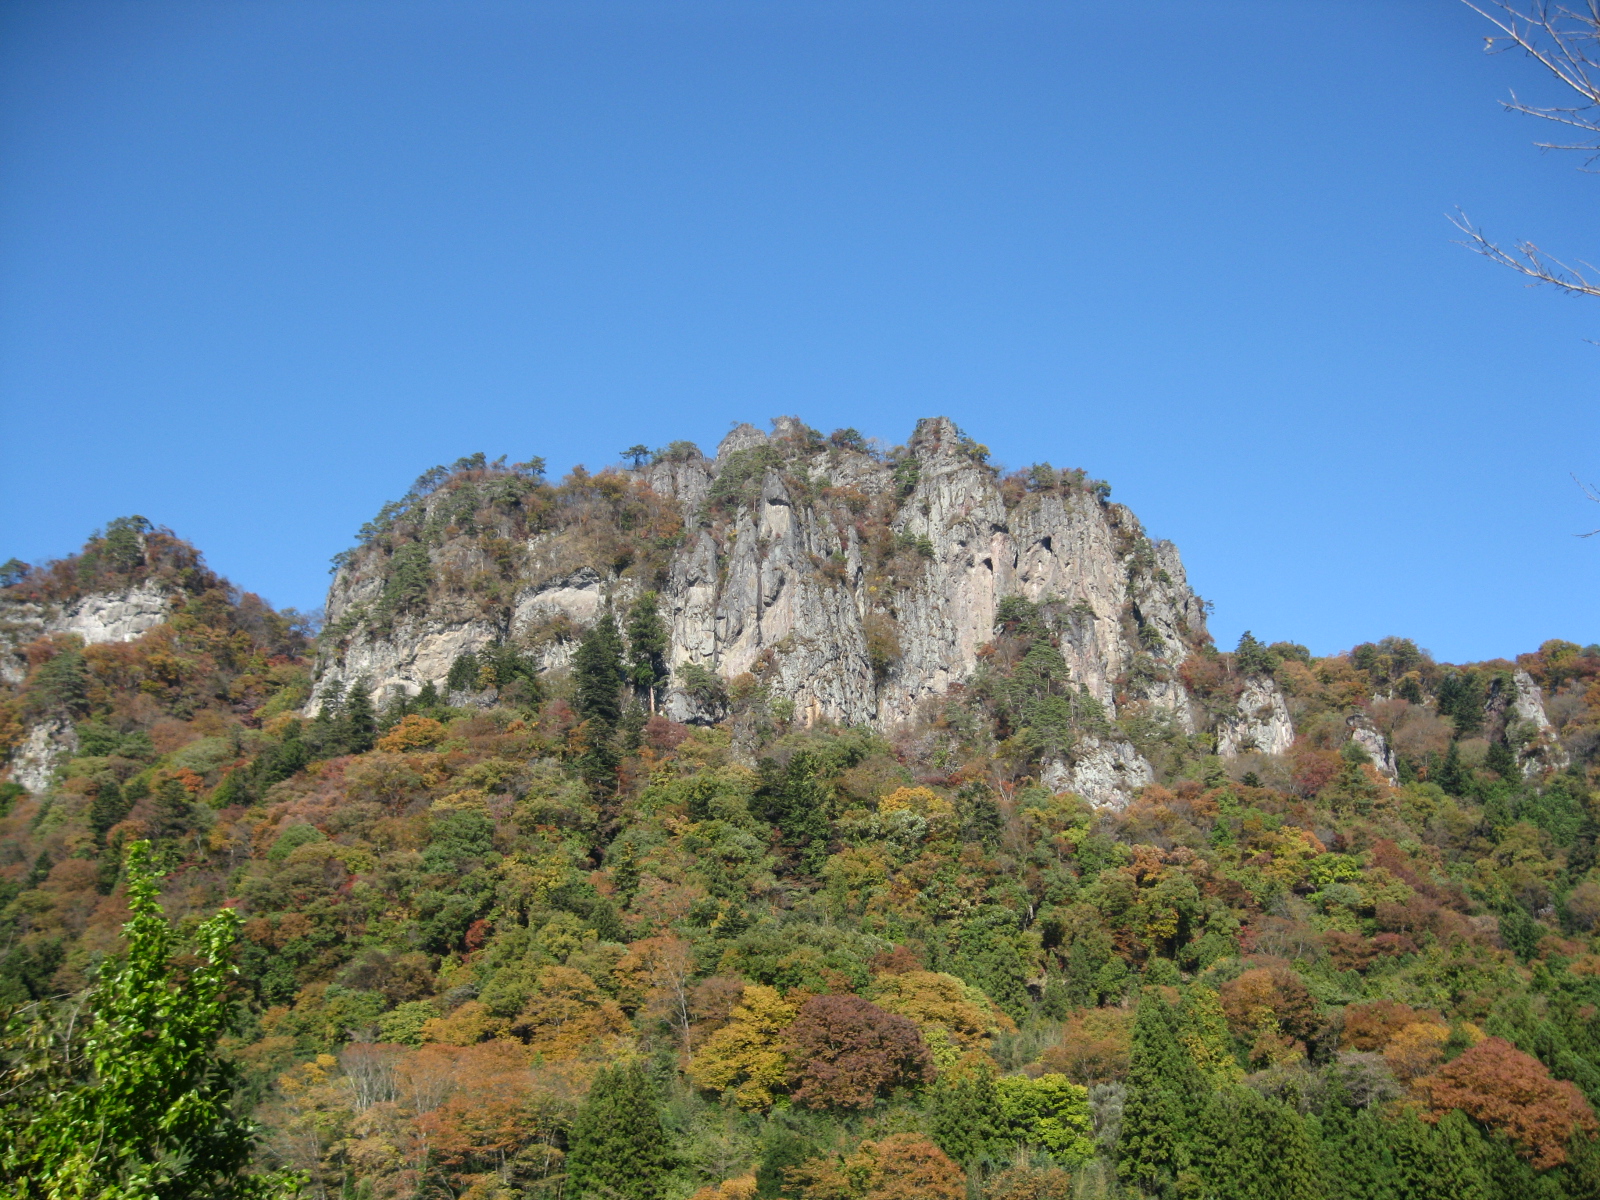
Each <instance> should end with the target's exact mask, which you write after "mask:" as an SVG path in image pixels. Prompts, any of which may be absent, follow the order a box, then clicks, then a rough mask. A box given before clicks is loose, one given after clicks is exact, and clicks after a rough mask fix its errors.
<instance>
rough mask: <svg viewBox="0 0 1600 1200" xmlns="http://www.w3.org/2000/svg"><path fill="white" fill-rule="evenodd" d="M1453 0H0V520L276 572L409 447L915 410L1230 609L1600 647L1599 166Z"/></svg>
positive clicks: (1408, 631) (643, 436) (442, 456)
mask: <svg viewBox="0 0 1600 1200" xmlns="http://www.w3.org/2000/svg"><path fill="white" fill-rule="evenodd" d="M1483 32H1484V30H1483V28H1482V21H1481V19H1480V18H1478V17H1476V16H1474V15H1473V14H1472V13H1471V12H1469V11H1468V10H1467V9H1466V8H1464V7H1463V6H1461V5H1460V4H1458V3H1455V2H1454V0H1295V2H1294V3H1291V4H1284V3H1281V2H1265V0H1262V2H1254V0H1252V2H1242V0H1241V2H1234V0H1208V3H1206V4H1192V3H1179V2H1177V0H1153V2H1151V3H1146V4H1141V5H1114V4H1113V5H1104V4H1088V3H1080V2H1077V0H1073V2H1068V3H1062V2H1060V0H1058V2H1056V3H1049V4H1031V3H1008V2H1005V0H984V2H982V3H962V4H944V3H937V2H930V0H918V2H916V3H904V4H894V3H874V2H870V0H868V2H861V0H853V2H851V3H840V4H828V3H805V2H795V3H783V4H779V3H708V2H699V0H673V2H671V3H667V2H662V3H637V4H635V3H613V2H608V0H586V2H584V3H573V4H564V3H531V2H520V3H487V2H479V0H449V2H448V3H445V2H438V3H408V2H405V0H383V2H381V3H342V2H339V0H322V2H319V3H317V4H299V3H277V2H266V0H258V2H253V3H234V2H229V0H206V2H205V3H169V2H166V0H141V2H140V3H137V4H133V3H125V2H120V0H119V2H117V3H71V2H63V3H37V2H35V3H28V2H21V3H19V2H16V0H12V2H10V3H5V4H3V5H0V405H3V420H4V425H3V429H4V437H3V438H0V454H3V458H0V559H3V558H5V557H7V556H10V555H13V554H14V555H17V556H18V557H21V558H23V559H26V560H30V561H40V560H43V559H45V558H49V557H52V556H56V555H60V554H63V553H66V552H68V551H70V550H72V549H73V548H75V547H76V546H77V545H78V544H79V543H80V542H81V541H82V539H83V536H84V535H85V534H86V533H88V532H89V530H91V529H92V528H94V527H96V526H98V525H100V524H102V523H104V522H105V521H106V520H107V519H109V518H111V517H114V516H118V515H121V514H125V513H131V512H138V513H142V514H143V515H145V516H147V517H149V518H151V519H152V520H154V521H156V522H158V523H161V524H165V525H169V526H171V527H172V528H173V529H175V530H176V531H178V532H179V533H180V534H182V535H184V536H186V537H188V538H190V539H191V540H193V541H194V542H195V543H196V544H198V545H199V546H200V547H201V548H202V549H203V550H204V551H205V553H206V555H207V557H208V559H209V561H210V562H211V563H212V565H213V566H214V567H216V568H217V569H218V570H220V571H222V572H224V573H225V574H227V575H228V576H229V577H231V578H232V579H233V580H234V581H235V582H236V583H238V584H239V585H241V586H243V587H245V588H248V589H251V590H254V591H258V592H260V593H261V594H262V595H264V596H266V597H267V598H268V599H270V600H271V601H273V602H274V603H277V604H280V605H289V604H292V605H296V606H298V607H301V608H310V607H314V606H316V605H317V604H319V603H320V602H321V598H322V593H323V591H324V589H325V588H326V585H327V573H326V572H327V566H326V564H327V560H328V557H329V556H330V555H331V554H333V553H334V552H336V551H338V550H339V549H341V548H343V547H344V546H346V545H348V544H349V543H350V541H351V540H352V534H353V532H354V530H355V529H356V528H357V527H358V526H359V525H360V524H361V523H362V521H364V520H366V519H367V518H368V517H369V516H370V515H371V514H372V513H373V512H374V511H375V510H376V509H377V508H378V507H379V505H380V504H381V503H382V502H383V501H384V500H385V499H389V498H392V497H394V496H397V495H398V494H400V493H401V492H403V491H404V490H405V489H406V487H407V485H408V484H409V483H410V481H411V479H412V478H414V477H415V476H416V475H417V474H418V473H419V472H421V471H422V470H423V469H425V468H426V467H428V466H430V465H432V464H434V463H436V462H440V461H449V460H451V459H453V458H455V457H457V456H459V455H461V454H465V453H469V452H472V451H475V450H480V449H481V450H484V451H486V452H487V453H489V454H490V456H491V457H493V456H495V455H498V454H501V453H507V454H510V455H511V456H512V457H513V459H519V458H523V457H526V456H528V455H532V454H541V455H543V456H545V457H546V458H547V459H548V460H549V461H550V463H551V465H552V466H553V467H556V468H560V469H563V470H564V469H565V468H566V467H568V466H569V465H571V464H572V463H575V462H583V463H585V464H587V465H588V466H590V467H591V468H596V467H599V466H601V465H603V464H605V463H606V462H609V461H613V460H614V459H615V458H616V455H617V452H618V451H619V450H620V449H621V448H622V447H624V446H627V445H630V444H632V443H635V442H645V443H648V444H651V445H661V444H664V443H665V442H667V441H669V440H672V439H676V438H689V439H692V440H695V441H698V442H699V443H700V444H701V445H702V446H703V447H706V448H708V449H709V448H710V447H712V446H714V445H715V443H716V442H717V440H718V439H719V438H720V437H721V435H722V434H723V433H724V432H725V431H726V429H727V428H728V426H729V424H730V422H733V421H738V420H751V421H755V422H763V421H765V420H766V419H767V418H769V417H772V416H775V415H778V414H783V413H795V414H798V415H799V416H801V417H803V418H805V419H806V420H807V421H809V422H810V423H811V424H813V425H816V426H818V427H820V428H822V429H823V430H824V431H826V430H829V429H832V428H834V427H836V426H841V425H853V426H857V427H859V428H860V429H861V430H862V431H863V432H866V433H868V434H871V435H875V436H878V437H881V438H884V439H885V440H887V441H890V442H894V441H900V440H903V439H904V438H905V436H906V435H907V434H908V433H909V432H910V429H911V426H912V424H913V423H914V422H915V420H916V418H918V417H919V416H926V415H932V414H937V413H943V414H948V415H949V416H951V417H953V418H954V419H955V420H957V421H958V422H959V423H960V424H962V425H963V426H964V427H965V428H967V429H968V431H969V432H971V433H972V434H973V435H974V436H976V437H977V438H978V439H979V440H980V441H983V442H985V443H987V444H988V445H989V446H990V447H991V448H992V449H993V451H994V454H995V456H996V458H998V459H1000V460H1001V461H1003V462H1004V463H1006V464H1008V465H1011V466H1022V465H1026V464H1027V463H1030V462H1033V461H1036V460H1048V461H1050V462H1052V463H1054V464H1056V465H1057V466H1081V467H1083V468H1085V469H1086V470H1088V471H1089V472H1090V473H1091V474H1092V475H1095V476H1100V477H1104V478H1106V479H1109V480H1110V481H1111V482H1112V484H1113V486H1114V489H1115V498H1117V499H1120V500H1122V501H1124V502H1126V503H1128V504H1129V505H1130V506H1132V508H1133V509H1134V511H1135V512H1137V513H1138V514H1139V516H1140V517H1141V519H1142V520H1143V521H1144V522H1145V524H1146V526H1147V527H1148V529H1149V530H1150V532H1151V533H1152V534H1153V535H1154V536H1157V537H1167V538H1171V539H1172V540H1174V541H1175V542H1177V544H1178V545H1179V547H1180V548H1181V549H1182V551H1183V555H1184V559H1185V562H1186V564H1187V565H1188V568H1189V572H1190V578H1191V581H1192V582H1193V583H1194V585H1195V586H1196V588H1197V589H1198V590H1199V591H1200V592H1201V594H1202V595H1204V596H1205V597H1207V598H1208V599H1210V600H1211V601H1213V602H1214V603H1215V606H1216V607H1215V614H1214V617H1213V630H1214V632H1215V633H1216V635H1217V639H1218V641H1219V643H1221V644H1223V645H1224V646H1228V647H1231V645H1232V644H1233V642H1234V641H1235V640H1236V639H1237V637H1238V635H1239V633H1240V632H1241V631H1242V630H1244V629H1246V628H1249V629H1251V630H1253V631H1254V632H1255V633H1256V634H1257V635H1258V636H1260V637H1263V638H1266V639H1269V640H1275V639H1284V638H1287V639H1293V640H1296V641H1301V642H1304V643H1306V644H1308V645H1309V646H1310V647H1311V648H1312V649H1313V650H1314V651H1316V652H1318V653H1327V652H1332V651H1336V650H1339V649H1343V648H1347V647H1349V646H1350V645H1352V644H1354V643H1356V642H1359V641H1363V640H1368V639H1374V638H1378V637H1382V636H1384V635H1386V634H1391V633H1393V634H1401V635H1404V636H1409V637H1413V638H1415V639H1416V640H1417V641H1418V642H1419V643H1420V644H1421V645H1423V646H1426V647H1428V648H1430V649H1431V650H1432V651H1434V653H1435V654H1437V655H1438V656H1439V657H1441V658H1444V659H1449V660H1455V661H1462V660H1467V659H1477V658H1484V657H1490V656H1495V655H1512V654H1515V653H1517V652H1520V651H1524V650H1529V649H1532V648H1534V647H1535V646H1536V645H1537V644H1538V643H1539V642H1540V641H1541V640H1543V639H1545V638H1548V637H1566V638H1571V639H1573V640H1577V641H1581V642H1591V641H1600V620H1597V609H1596V605H1595V602H1594V597H1595V593H1596V584H1597V583H1600V539H1595V540H1594V541H1582V540H1579V539H1578V538H1576V537H1574V536H1573V535H1574V533H1576V532H1579V531H1582V530H1585V529H1588V528H1591V527H1593V526H1594V525H1600V506H1597V505H1593V504H1590V503H1587V502H1586V501H1585V500H1584V499H1583V497H1582V495H1581V494H1580V493H1579V491H1578V490H1577V488H1576V487H1575V485H1574V483H1573V481H1572V478H1571V476H1572V474H1573V473H1576V474H1577V475H1579V476H1581V477H1584V478H1589V479H1600V440H1597V437H1596V434H1597V432H1600V429H1597V426H1600V410H1597V407H1596V404H1595V384H1596V381H1597V378H1600V348H1597V347H1596V346H1594V345H1591V344H1589V343H1588V342H1586V341H1585V340H1584V339H1586V338H1596V339H1600V302H1593V301H1590V302H1585V301H1582V300H1577V299H1573V298H1568V297H1562V296H1558V295H1555V294H1552V293H1550V292H1548V290H1528V289H1525V288H1523V287H1521V286H1520V285H1519V282H1518V280H1517V279H1516V278H1514V277H1513V276H1512V275H1511V274H1510V273H1509V272H1506V271H1504V270H1502V269H1498V268H1496V267H1494V266H1493V265H1491V264H1489V263H1487V262H1485V261H1483V260H1481V259H1479V258H1477V257H1475V256H1473V255H1472V254H1470V253H1468V252H1467V251H1466V250H1464V249H1462V248H1460V247H1458V246H1455V245H1453V244H1452V242H1451V238H1452V236H1453V233H1452V230H1451V229H1450V227H1449V225H1448V224H1447V223H1446V220H1445V214H1446V213H1448V212H1449V211H1451V210H1452V209H1453V208H1454V207H1455V206H1456V205H1460V206H1461V207H1463V208H1464V209H1465V210H1466V211H1467V212H1468V214H1469V215H1470V216H1471V217H1472V218H1473V220H1475V221H1476V222H1478V223H1479V224H1481V225H1483V226H1485V227H1486V228H1487V229H1488V230H1489V231H1490V232H1492V233H1494V234H1496V235H1498V236H1500V237H1502V238H1505V239H1508V240H1509V239H1513V238H1517V237H1528V238H1531V239H1533V240H1534V241H1536V242H1538V243H1539V244H1540V245H1542V246H1545V247H1546V248H1548V249H1550V250H1552V251H1555V252H1558V253H1565V254H1567V255H1570V256H1572V257H1577V258H1582V257H1585V256H1591V257H1592V256H1594V255H1595V254H1596V247H1595V237H1594V234H1595V227H1594V215H1595V211H1596V202H1597V200H1600V180H1596V179H1594V178H1593V177H1591V176H1587V175H1585V174H1583V173H1581V172H1580V171H1579V170H1578V169H1577V168H1578V167H1579V166H1580V165H1581V164H1580V161H1579V160H1578V159H1576V158H1574V157H1570V156H1560V155H1542V154H1541V153H1540V152H1539V151H1537V150H1536V149H1534V148H1533V146H1532V144H1531V143H1532V141H1533V140H1534V138H1535V137H1536V136H1538V135H1539V133H1540V130H1538V129H1536V128H1534V124H1533V122H1531V121H1530V120H1528V119H1527V118H1519V117H1515V116H1512V115H1508V114H1505V113H1503V112H1501V111H1500V109H1499V107H1498V104H1497V101H1498V100H1499V99H1500V98H1501V97H1503V96H1504V95H1505V94H1506V93H1507V91H1508V89H1509V88H1511V87H1513V86H1515V87H1517V88H1518V89H1519V91H1522V92H1523V93H1525V94H1528V95H1532V96H1535V97H1538V96H1541V95H1544V94H1547V92H1546V89H1545V88H1544V85H1543V81H1542V80H1541V78H1540V76H1539V75H1538V74H1537V73H1536V70H1535V68H1534V67H1533V66H1532V65H1531V64H1529V63H1528V62H1526V61H1525V60H1523V59H1520V58H1516V57H1513V56H1511V55H1503V56H1499V57H1493V58H1490V57H1486V56H1485V55H1483V53H1482V52H1481V49H1480V47H1481V37H1482V34H1483Z"/></svg>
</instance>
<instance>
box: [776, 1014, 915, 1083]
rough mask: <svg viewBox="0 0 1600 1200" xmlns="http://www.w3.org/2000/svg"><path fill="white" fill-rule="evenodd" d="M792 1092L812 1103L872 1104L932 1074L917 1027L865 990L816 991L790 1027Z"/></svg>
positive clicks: (789, 1044)
mask: <svg viewBox="0 0 1600 1200" xmlns="http://www.w3.org/2000/svg"><path fill="white" fill-rule="evenodd" d="M787 1042H788V1048H789V1054H790V1059H791V1061H792V1062H793V1063H794V1064H795V1065H794V1068H793V1071H792V1073H791V1093H792V1095H793V1097H794V1099H795V1101H796V1102H797V1103H799V1104H803V1105H805V1106H807V1107H808V1108H868V1107H870V1106H871V1105H872V1102H873V1101H874V1100H875V1099H876V1098H877V1097H878V1096H880V1095H882V1094H884V1093H886V1092H888V1091H889V1090H890V1089H891V1088H895V1087H915V1086H917V1085H919V1084H923V1083H927V1082H928V1081H929V1080H930V1079H932V1078H933V1056H932V1055H930V1054H929V1053H928V1047H927V1046H926V1045H925V1044H924V1043H923V1040H922V1035H921V1034H920V1033H918V1032H917V1027H916V1026H915V1025H913V1024H912V1023H911V1022H910V1021H908V1020H906V1018H905V1017H902V1016H899V1015H897V1014H895V1013H889V1012H885V1011H884V1010H883V1009H881V1008H879V1007H878V1006H877V1005H876V1004H873V1003H872V1002H871V1001H869V1000H863V999H862V998H861V997H860V996H813V997H812V998H811V999H809V1000H807V1001H806V1002H805V1003H804V1004H803V1005H801V1007H800V1012H799V1015H797V1016H796V1017H795V1021H794V1024H793V1025H791V1026H790V1027H789V1033H788V1038H787Z"/></svg>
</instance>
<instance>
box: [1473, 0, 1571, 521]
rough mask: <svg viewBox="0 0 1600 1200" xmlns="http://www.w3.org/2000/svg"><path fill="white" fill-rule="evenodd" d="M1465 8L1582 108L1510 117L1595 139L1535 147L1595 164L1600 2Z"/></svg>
mask: <svg viewBox="0 0 1600 1200" xmlns="http://www.w3.org/2000/svg"><path fill="white" fill-rule="evenodd" d="M1461 2H1462V3H1463V4H1465V5H1466V6H1467V7H1468V8H1470V9H1471V10H1472V11H1473V12H1475V13H1477V14H1478V15H1479V16H1481V17H1482V18H1483V19H1484V20H1486V21H1488V22H1489V23H1490V24H1491V25H1493V26H1494V27H1495V28H1496V29H1498V30H1499V31H1500V35H1499V36H1489V37H1485V38H1484V39H1483V40H1484V50H1485V51H1487V52H1488V53H1490V54H1499V53H1502V52H1504V51H1506V50H1510V49H1513V48H1516V49H1520V50H1522V52H1523V53H1524V54H1526V55H1528V57H1530V58H1532V59H1534V60H1536V61H1537V62H1538V63H1539V64H1540V65H1541V66H1543V67H1544V68H1545V70H1547V71H1549V72H1550V74H1551V75H1553V76H1554V77H1555V78H1556V79H1557V80H1559V81H1560V82H1561V84H1562V85H1563V86H1565V87H1566V88H1567V89H1568V90H1570V91H1572V92H1575V93H1576V94H1577V95H1578V97H1579V98H1580V100H1581V101H1582V103H1581V104H1579V105H1578V106H1577V107H1570V108H1569V107H1561V106H1554V105H1552V106H1540V105H1534V104H1524V103H1523V102H1522V101H1521V100H1520V99H1518V97H1517V94H1516V93H1515V92H1512V93H1511V99H1510V100H1509V101H1502V102H1501V103H1502V104H1503V105H1504V107H1505V109H1506V110H1507V111H1508V112H1517V113H1523V114H1525V115H1527V116H1530V117H1538V118H1539V119H1540V120H1543V121H1552V122H1554V123H1556V124H1558V125H1565V126H1567V127H1568V128H1571V129H1577V130H1581V131H1582V132H1583V133H1585V134H1588V135H1589V136H1588V137H1587V138H1586V139H1584V140H1580V141H1576V142H1537V143H1535V144H1536V145H1537V146H1539V147H1540V148H1541V149H1544V150H1580V151H1583V152H1585V153H1587V154H1588V155H1589V158H1588V160H1587V161H1588V163H1593V162H1595V161H1597V160H1600V0H1585V2H1584V3H1583V4H1582V5H1581V7H1568V6H1567V5H1565V4H1556V3H1551V2H1550V0H1528V2H1527V3H1523V4H1514V3H1511V0H1495V2H1494V3H1493V4H1489V5H1487V6H1486V7H1483V6H1480V5H1479V4H1478V3H1476V2H1475V0H1461ZM1585 166H1586V168H1587V163H1586V164H1585ZM1450 221H1451V223H1452V224H1453V225H1455V227H1456V228H1457V229H1459V230H1461V232H1462V233H1464V234H1466V235H1467V240H1465V241H1463V242H1461V243H1460V244H1461V245H1463V246H1466V247H1467V248H1468V249H1469V250H1473V251H1476V252H1477V253H1479V254H1481V255H1483V256H1484V257H1485V258H1487V259H1489V260H1490V261H1491V262H1497V263H1499V264H1500V265H1501V266H1505V267H1510V268H1511V269H1512V270H1513V271H1517V272H1519V273H1520V274H1522V275H1525V276H1527V277H1528V278H1529V279H1531V280H1532V281H1533V282H1532V283H1531V284H1529V285H1528V286H1529V287H1537V286H1538V285H1539V284H1541V283H1548V284H1551V285H1552V286H1554V287H1556V288H1559V289H1560V290H1562V291H1564V292H1567V293H1569V294H1571V295H1576V296H1600V282H1591V279H1590V277H1586V276H1585V275H1584V273H1583V271H1580V270H1578V269H1577V268H1575V267H1572V266H1569V265H1568V264H1566V263H1564V262H1562V261H1561V260H1560V259H1559V258H1552V257H1550V256H1549V255H1547V254H1545V253H1544V252H1543V251H1541V250H1540V249H1539V247H1538V246H1536V245H1534V243H1532V242H1529V241H1522V242H1518V243H1516V244H1515V245H1514V246H1513V247H1512V248H1511V249H1510V250H1506V249H1504V248H1503V247H1501V246H1500V245H1499V244H1498V243H1496V242H1492V241H1490V240H1489V239H1488V237H1486V236H1485V235H1484V233H1483V231H1482V230H1481V229H1478V228H1476V227H1475V226H1473V225H1472V224H1471V223H1470V222H1469V221H1468V220H1467V218H1466V215H1465V214H1463V213H1462V212H1461V211H1460V210H1459V209H1458V210H1457V211H1456V215H1455V216H1454V217H1451V218H1450ZM1579 265H1580V266H1582V267H1584V268H1585V269H1586V270H1588V271H1589V272H1590V275H1591V276H1593V275H1596V274H1600V272H1596V270H1595V268H1594V267H1593V266H1592V265H1590V264H1589V263H1585V262H1580V264H1579ZM1585 536H1587V535H1585Z"/></svg>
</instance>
